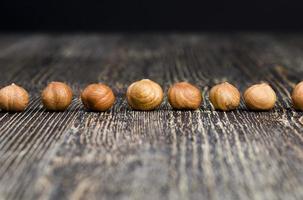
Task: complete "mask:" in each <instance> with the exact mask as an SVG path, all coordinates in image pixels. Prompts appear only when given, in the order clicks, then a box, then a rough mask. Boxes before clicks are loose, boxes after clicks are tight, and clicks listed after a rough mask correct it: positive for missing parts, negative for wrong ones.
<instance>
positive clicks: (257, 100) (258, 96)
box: [244, 83, 277, 110]
mask: <svg viewBox="0 0 303 200" xmlns="http://www.w3.org/2000/svg"><path fill="white" fill-rule="evenodd" d="M276 99H277V97H276V93H275V91H274V90H273V89H272V88H271V87H270V86H269V85H268V84H267V83H261V84H255V85H252V86H250V87H249V88H247V89H246V91H245V92H244V101H245V103H246V106H247V107H248V108H249V109H251V110H270V109H272V108H273V107H274V106H275V102H276Z"/></svg>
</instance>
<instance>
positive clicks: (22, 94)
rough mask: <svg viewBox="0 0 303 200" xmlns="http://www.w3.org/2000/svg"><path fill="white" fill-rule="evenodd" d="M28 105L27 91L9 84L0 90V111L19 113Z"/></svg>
mask: <svg viewBox="0 0 303 200" xmlns="http://www.w3.org/2000/svg"><path fill="white" fill-rule="evenodd" d="M28 103H29V95H28V93H27V91H26V90H25V89H24V88H22V87H20V86H18V85H16V84H14V83H13V84H11V85H9V86H6V87H4V88H2V89H1V90H0V109H1V110H4V111H12V112H20V111H23V110H24V109H25V108H26V107H27V105H28Z"/></svg>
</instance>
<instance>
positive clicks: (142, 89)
mask: <svg viewBox="0 0 303 200" xmlns="http://www.w3.org/2000/svg"><path fill="white" fill-rule="evenodd" d="M126 97H127V102H128V104H129V105H130V106H131V107H132V108H133V109H135V110H153V109H155V108H157V107H158V106H160V104H161V102H162V100H163V90H162V88H161V86H160V85H159V84H158V83H156V82H154V81H151V80H149V79H142V80H140V81H136V82H134V83H132V84H131V85H130V86H129V87H128V88H127V93H126Z"/></svg>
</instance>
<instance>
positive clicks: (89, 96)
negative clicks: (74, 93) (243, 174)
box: [81, 83, 116, 111]
mask: <svg viewBox="0 0 303 200" xmlns="http://www.w3.org/2000/svg"><path fill="white" fill-rule="evenodd" d="M115 99H116V97H115V95H114V93H113V91H112V89H111V88H110V87H108V86H107V85H105V84H102V83H95V84H90V85H88V86H87V87H86V88H85V89H84V90H83V92H82V93H81V100H82V103H83V105H84V107H86V108H87V109H90V110H93V111H106V110H108V109H110V108H111V107H112V106H113V104H114V102H115Z"/></svg>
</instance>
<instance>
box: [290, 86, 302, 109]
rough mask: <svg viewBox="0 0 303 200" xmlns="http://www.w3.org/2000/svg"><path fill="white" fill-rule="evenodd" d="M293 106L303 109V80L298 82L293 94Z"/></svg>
mask: <svg viewBox="0 0 303 200" xmlns="http://www.w3.org/2000/svg"><path fill="white" fill-rule="evenodd" d="M291 99H292V103H293V106H294V108H295V109H296V110H301V111H303V81H302V82H300V83H298V84H297V85H296V86H295V87H294V89H293V91H292V94H291Z"/></svg>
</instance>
